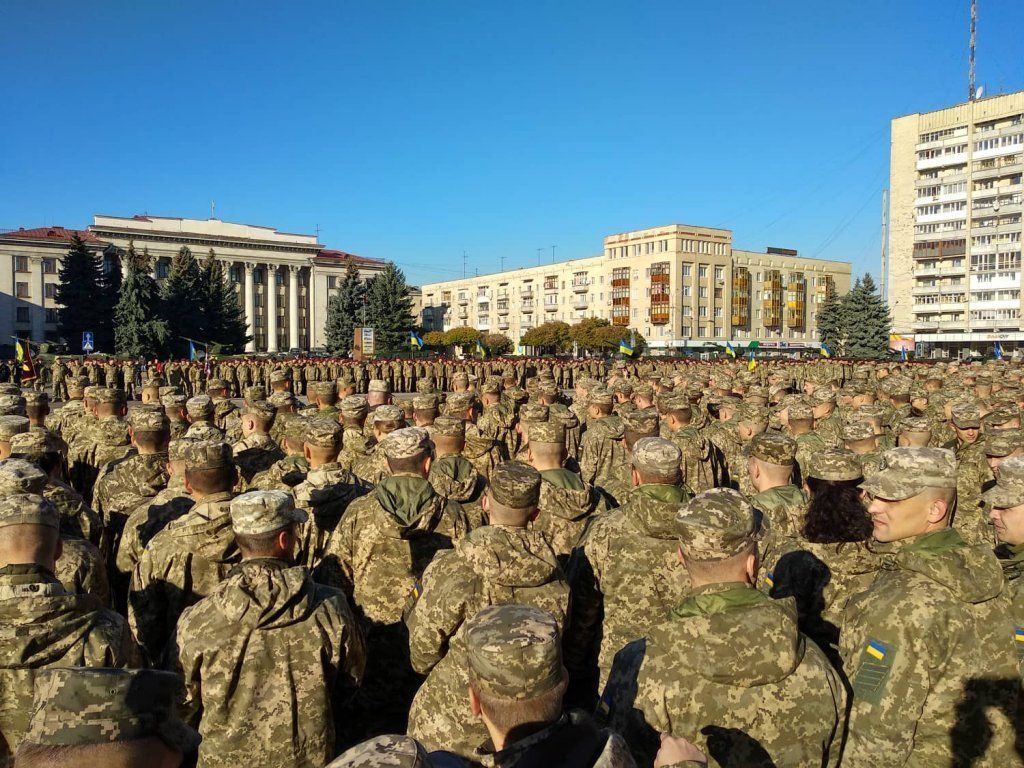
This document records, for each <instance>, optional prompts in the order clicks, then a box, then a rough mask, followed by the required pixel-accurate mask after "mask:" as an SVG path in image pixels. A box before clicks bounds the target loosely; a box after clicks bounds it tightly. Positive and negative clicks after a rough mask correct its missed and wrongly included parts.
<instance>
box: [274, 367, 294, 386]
mask: <svg viewBox="0 0 1024 768" xmlns="http://www.w3.org/2000/svg"><path fill="white" fill-rule="evenodd" d="M288 379H289V376H288V372H287V371H286V370H284V369H283V368H275V369H274V370H272V371H271V372H270V383H271V384H279V383H280V382H282V381H288Z"/></svg>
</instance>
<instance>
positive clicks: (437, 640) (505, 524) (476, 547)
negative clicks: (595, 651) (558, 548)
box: [406, 461, 569, 758]
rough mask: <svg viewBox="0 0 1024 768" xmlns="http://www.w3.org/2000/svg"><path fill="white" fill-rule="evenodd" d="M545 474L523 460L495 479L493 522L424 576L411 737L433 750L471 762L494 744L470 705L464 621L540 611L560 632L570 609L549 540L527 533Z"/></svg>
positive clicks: (414, 617)
mask: <svg viewBox="0 0 1024 768" xmlns="http://www.w3.org/2000/svg"><path fill="white" fill-rule="evenodd" d="M540 484H541V479H540V473H539V472H537V471H536V470H535V469H533V468H532V467H530V466H527V465H526V464H522V463H520V462H517V461H510V462H504V463H502V464H499V465H498V466H497V467H495V468H494V471H493V472H492V473H491V480H490V484H489V485H488V489H487V494H486V495H485V496H484V508H485V510H486V511H487V514H488V517H489V519H490V524H489V525H486V526H484V527H482V528H478V529H476V530H475V531H472V532H471V533H470V534H469V535H468V536H466V537H465V538H464V539H462V540H461V541H459V542H458V543H457V544H456V546H455V549H454V551H452V552H450V553H446V554H445V555H444V556H443V557H438V558H437V559H435V561H434V562H433V563H431V564H430V565H429V566H428V567H427V569H426V570H425V571H424V573H423V578H422V580H421V584H422V587H421V590H417V592H420V591H421V594H420V596H419V598H418V599H417V600H416V602H415V603H414V604H413V606H412V608H411V610H410V611H408V615H407V617H406V624H407V626H408V628H409V647H410V654H411V659H412V665H413V667H414V668H415V669H416V671H417V672H420V673H421V674H428V673H429V674H428V677H427V679H426V682H424V684H423V686H422V687H421V688H420V689H419V692H418V693H417V694H416V698H415V699H414V700H413V703H412V709H411V710H410V712H409V733H410V735H412V736H415V737H416V738H417V739H419V740H420V741H421V742H422V743H423V744H425V745H426V746H427V748H428V749H442V748H444V749H448V750H450V751H452V752H455V753H457V754H460V755H463V756H464V757H467V758H469V757H471V756H472V752H473V750H474V749H475V748H477V747H478V746H480V744H482V743H483V742H484V741H485V740H486V738H487V730H486V729H485V728H484V726H483V724H482V723H480V722H479V721H477V720H476V719H475V718H473V717H472V716H471V713H470V712H469V711H468V709H467V708H466V707H465V696H466V686H467V685H468V684H469V680H468V678H467V676H466V672H467V669H466V656H465V645H464V637H463V632H464V622H465V621H466V618H467V617H470V616H474V615H475V614H476V613H477V612H478V611H479V610H480V609H481V608H483V607H484V606H487V605H495V604H500V603H518V604H521V605H533V606H537V607H538V608H542V609H543V610H545V611H547V612H548V613H550V614H552V615H553V616H554V617H555V619H556V620H557V622H558V625H559V627H562V626H564V624H565V619H566V615H567V614H568V611H569V585H568V584H567V583H566V581H565V577H564V574H563V572H562V569H561V567H560V566H559V564H558V560H557V558H556V557H555V553H554V552H553V551H552V550H551V547H550V546H549V545H548V543H547V541H546V540H545V538H544V536H543V534H541V533H540V532H538V531H532V530H528V529H527V525H528V523H529V521H530V519H531V518H532V517H533V516H534V514H535V513H536V511H537V504H538V502H539V500H540Z"/></svg>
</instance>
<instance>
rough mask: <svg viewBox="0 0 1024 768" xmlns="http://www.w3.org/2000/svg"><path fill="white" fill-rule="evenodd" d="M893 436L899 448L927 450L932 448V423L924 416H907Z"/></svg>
mask: <svg viewBox="0 0 1024 768" xmlns="http://www.w3.org/2000/svg"><path fill="white" fill-rule="evenodd" d="M894 436H895V438H896V446H898V447H900V448H927V447H929V446H932V422H930V421H929V420H928V419H927V418H925V417H924V416H907V417H906V418H905V419H903V420H902V421H900V423H899V426H898V427H897V428H896V433H895V435H894ZM894 447H895V446H894ZM932 447H937V446H932ZM875 468H877V465H876V466H875Z"/></svg>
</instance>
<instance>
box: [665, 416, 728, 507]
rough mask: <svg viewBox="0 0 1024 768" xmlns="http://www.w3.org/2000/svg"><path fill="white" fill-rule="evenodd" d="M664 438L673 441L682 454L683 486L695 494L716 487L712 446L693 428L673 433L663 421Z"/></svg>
mask: <svg viewBox="0 0 1024 768" xmlns="http://www.w3.org/2000/svg"><path fill="white" fill-rule="evenodd" d="M662 427H664V428H663V429H662V430H661V433H662V435H661V436H662V437H664V438H665V439H666V440H671V441H672V442H673V443H675V445H676V446H677V447H678V448H679V450H680V451H681V452H682V454H683V456H682V459H681V461H680V469H681V470H682V473H683V484H684V485H686V487H687V488H690V489H691V490H692V491H693V492H694V493H702V492H703V491H707V490H710V489H711V488H714V487H715V469H714V457H713V454H712V445H711V443H710V442H709V441H708V440H706V439H705V438H704V437H702V436H701V434H700V432H699V431H698V430H697V429H695V428H694V427H693V426H686V427H681V428H679V429H677V430H676V431H675V432H672V431H670V430H669V429H668V427H667V426H665V422H664V421H662Z"/></svg>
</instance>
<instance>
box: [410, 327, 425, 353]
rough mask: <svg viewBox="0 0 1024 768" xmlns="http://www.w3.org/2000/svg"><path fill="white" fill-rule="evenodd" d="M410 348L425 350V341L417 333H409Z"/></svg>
mask: <svg viewBox="0 0 1024 768" xmlns="http://www.w3.org/2000/svg"><path fill="white" fill-rule="evenodd" d="M409 346H411V347H416V349H423V339H422V338H420V335H419V334H418V333H416V331H409Z"/></svg>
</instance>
